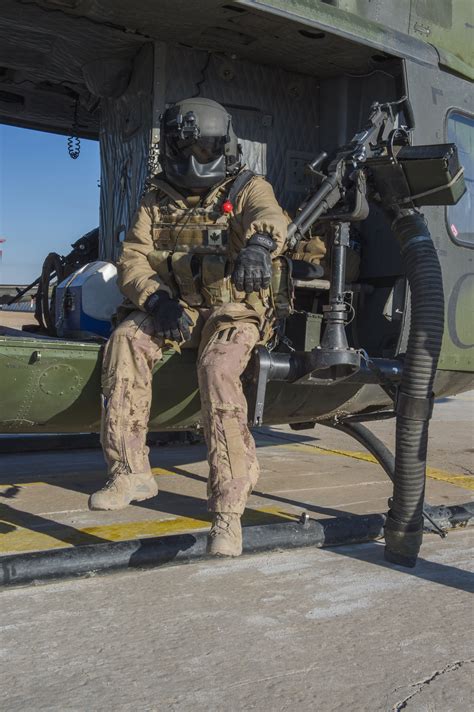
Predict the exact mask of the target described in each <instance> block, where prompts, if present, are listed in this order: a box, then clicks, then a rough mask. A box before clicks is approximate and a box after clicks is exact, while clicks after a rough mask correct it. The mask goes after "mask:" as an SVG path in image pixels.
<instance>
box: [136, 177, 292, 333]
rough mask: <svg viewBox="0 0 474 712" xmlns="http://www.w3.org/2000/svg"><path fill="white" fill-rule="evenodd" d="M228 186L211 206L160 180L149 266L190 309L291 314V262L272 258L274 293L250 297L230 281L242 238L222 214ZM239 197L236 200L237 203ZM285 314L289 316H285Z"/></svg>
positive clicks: (250, 295)
mask: <svg viewBox="0 0 474 712" xmlns="http://www.w3.org/2000/svg"><path fill="white" fill-rule="evenodd" d="M231 185H232V184H230V185H229V182H226V183H225V184H224V185H223V186H222V187H221V189H220V190H218V191H217V193H216V195H215V197H214V199H213V200H212V201H211V202H210V204H207V205H206V204H204V205H201V204H200V202H199V199H198V198H196V199H195V201H194V202H195V204H194V205H193V199H192V198H191V199H188V201H187V203H186V202H185V201H184V199H183V197H182V196H180V195H179V193H177V192H175V191H174V190H173V188H172V187H171V186H169V185H167V184H166V183H164V182H162V181H155V186H156V188H157V193H156V203H155V206H154V207H153V226H152V230H153V248H154V249H153V250H152V252H150V253H149V254H148V256H147V259H148V262H149V264H150V266H151V267H152V268H153V269H154V270H155V272H156V273H157V274H158V276H159V279H160V281H161V282H162V283H164V284H166V285H167V286H168V287H169V288H170V289H171V291H172V293H173V296H174V297H176V298H180V299H182V300H183V301H185V302H186V303H187V304H189V306H191V307H204V308H210V307H219V306H222V305H224V304H229V303H231V302H238V303H244V304H246V305H247V306H249V307H251V308H252V309H254V310H255V311H256V312H257V314H258V315H259V316H260V317H263V316H265V317H267V318H269V319H272V318H273V317H275V316H276V317H281V316H283V315H286V314H288V313H289V311H290V310H291V304H292V297H291V283H290V269H289V265H288V260H286V258H284V257H281V258H277V259H275V260H273V277H272V285H271V287H270V288H269V289H261V290H260V291H259V292H252V293H250V294H246V293H245V292H240V291H238V290H237V289H235V287H234V285H233V284H232V282H231V280H230V275H231V274H232V268H233V264H234V261H235V258H236V256H237V254H238V253H239V251H240V249H241V248H242V246H243V236H239V234H238V227H237V226H236V224H235V221H234V223H233V218H232V214H230V213H225V212H223V211H222V205H223V203H224V202H225V200H226V199H227V197H228V194H229V187H230V186H231ZM235 199H236V196H235V197H234V200H233V201H232V202H233V203H235ZM283 312H285V314H283Z"/></svg>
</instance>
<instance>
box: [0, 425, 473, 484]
mask: <svg viewBox="0 0 474 712" xmlns="http://www.w3.org/2000/svg"><path fill="white" fill-rule="evenodd" d="M262 444H266V445H269V446H271V447H278V448H283V449H285V450H291V451H294V452H301V451H306V452H311V453H312V454H314V452H315V451H316V452H317V453H318V454H320V455H332V456H341V457H349V458H352V459H353V460H361V461H362V462H370V463H372V464H378V462H377V460H376V459H375V457H374V456H373V455H370V453H367V452H361V451H359V450H340V449H338V448H328V447H322V446H321V445H311V444H308V443H296V442H293V441H290V440H286V439H283V438H282V439H279V438H278V437H275V438H274V439H273V438H272V439H271V440H270V439H269V438H258V439H257V445H262ZM180 469H182V468H181V467H180ZM151 471H152V472H153V474H154V475H155V477H169V476H170V475H178V474H179V473H177V472H176V471H173V470H168V469H166V468H163V467H152V468H151ZM81 474H82V473H75V476H76V477H80V475H81ZM426 474H427V477H429V478H431V479H433V480H440V481H443V482H448V483H449V484H452V485H454V486H455V487H461V488H462V489H467V490H474V476H472V475H459V474H456V473H455V472H446V471H445V470H439V469H438V468H435V467H428V468H427V471H426ZM72 476H73V475H67V476H65V477H72ZM58 479H59V478H58ZM35 485H53V486H58V487H60V486H61V484H60V481H58V483H57V485H56V483H55V482H53V481H50V482H19V483H12V484H0V489H1V488H7V487H32V486H35Z"/></svg>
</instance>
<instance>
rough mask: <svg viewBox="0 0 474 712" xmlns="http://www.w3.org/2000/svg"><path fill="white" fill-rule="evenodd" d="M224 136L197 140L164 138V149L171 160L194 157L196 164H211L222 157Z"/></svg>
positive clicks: (170, 136)
mask: <svg viewBox="0 0 474 712" xmlns="http://www.w3.org/2000/svg"><path fill="white" fill-rule="evenodd" d="M225 143H226V137H225V136H199V138H184V139H182V138H180V137H179V136H176V135H174V136H173V135H168V136H167V137H166V148H167V152H168V155H169V156H170V157H171V158H190V157H191V156H194V158H195V159H196V161H197V162H198V163H202V164H204V163H211V161H215V160H216V159H217V158H220V157H221V156H223V155H224V151H225Z"/></svg>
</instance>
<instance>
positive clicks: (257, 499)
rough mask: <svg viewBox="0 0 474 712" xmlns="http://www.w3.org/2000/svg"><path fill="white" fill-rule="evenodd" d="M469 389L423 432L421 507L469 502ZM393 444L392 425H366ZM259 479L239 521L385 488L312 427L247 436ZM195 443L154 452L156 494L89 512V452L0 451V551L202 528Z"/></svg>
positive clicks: (382, 502)
mask: <svg viewBox="0 0 474 712" xmlns="http://www.w3.org/2000/svg"><path fill="white" fill-rule="evenodd" d="M473 415H474V393H466V394H463V395H461V396H458V397H456V398H449V399H441V401H440V402H439V403H438V407H437V408H435V416H434V420H433V423H432V427H431V447H430V460H429V466H430V467H429V470H428V484H427V501H428V502H430V503H432V504H437V505H439V504H446V505H449V504H457V503H463V502H467V501H471V500H472V499H474V474H473V473H474V463H473V453H474V442H473V435H472V420H473ZM373 429H374V431H375V432H376V433H377V435H379V436H380V437H382V439H383V440H384V441H385V442H387V444H389V445H392V435H393V434H392V430H393V422H390V421H385V422H383V423H379V424H377V425H375V426H373ZM255 437H256V442H257V446H258V453H259V460H260V464H261V468H262V474H261V478H260V481H259V483H258V486H257V488H256V490H255V492H254V493H253V495H252V496H251V498H250V500H249V503H248V508H247V510H246V512H245V515H244V520H243V522H244V525H252V524H266V523H275V522H281V521H285V520H286V521H290V520H294V519H297V518H299V517H300V515H301V513H302V512H307V513H308V515H309V516H310V517H312V518H317V519H323V518H325V517H334V516H340V515H342V514H345V513H353V514H368V513H374V512H384V511H386V509H387V498H388V497H389V496H390V494H391V484H390V482H389V481H388V479H387V477H386V475H385V473H384V472H383V471H382V469H381V468H380V467H379V466H378V465H377V464H376V463H375V462H374V461H373V458H372V457H371V456H370V455H368V454H367V453H366V452H361V448H360V446H359V445H358V444H357V443H356V442H355V441H352V440H351V439H350V438H348V437H347V436H345V435H343V434H341V433H338V432H335V431H332V430H329V429H327V428H325V427H322V426H316V428H314V429H312V430H306V431H300V432H294V431H292V430H290V428H289V427H280V428H262V429H260V430H258V431H255ZM205 457H206V453H205V448H204V446H203V445H201V444H195V445H183V444H176V445H173V444H170V445H167V446H161V447H154V448H152V451H151V462H152V466H153V471H154V474H155V476H156V478H157V481H158V485H159V487H160V494H159V495H158V497H156V498H154V499H152V500H148V501H146V502H141V503H136V504H133V505H131V506H129V507H127V508H126V509H124V510H122V511H119V512H90V511H89V510H88V508H87V498H88V496H89V494H90V493H91V492H93V491H95V490H96V489H98V488H99V487H100V486H101V483H102V482H103V481H104V477H105V468H104V464H103V460H102V456H101V452H100V450H98V449H89V450H84V449H82V450H60V451H59V450H56V451H47V452H44V451H42V452H28V453H23V454H4V455H2V456H1V462H2V467H1V475H0V498H1V499H0V533H1V534H2V536H1V537H0V555H6V554H11V553H19V552H30V551H36V550H48V549H59V548H64V547H71V546H74V547H76V546H82V545H85V544H94V543H103V542H110V541H124V540H130V539H135V538H144V537H151V536H153V537H156V536H162V535H167V534H177V533H185V532H192V531H198V530H205V529H206V528H208V526H209V520H210V515H209V513H208V512H207V511H206V502H205V497H206V476H207V463H206V460H205Z"/></svg>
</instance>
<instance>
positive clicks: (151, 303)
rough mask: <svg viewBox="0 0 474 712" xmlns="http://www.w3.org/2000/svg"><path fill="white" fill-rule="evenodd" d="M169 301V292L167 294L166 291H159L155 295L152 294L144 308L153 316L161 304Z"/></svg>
mask: <svg viewBox="0 0 474 712" xmlns="http://www.w3.org/2000/svg"><path fill="white" fill-rule="evenodd" d="M169 299H170V296H169V294H168V292H165V290H164V289H158V290H157V291H156V292H153V294H150V296H149V297H148V298H147V299H146V301H145V303H144V305H143V307H144V309H145V311H146V312H148V314H153V312H154V311H155V310H156V308H157V306H158V304H159V303H160V302H161V303H163V302H165V301H168V300H169Z"/></svg>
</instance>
